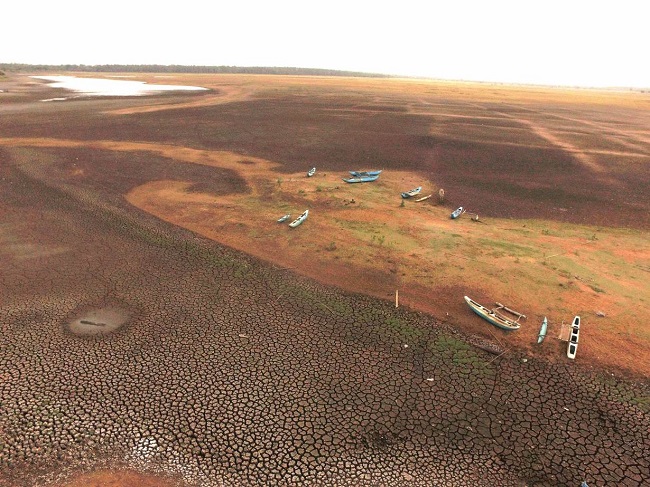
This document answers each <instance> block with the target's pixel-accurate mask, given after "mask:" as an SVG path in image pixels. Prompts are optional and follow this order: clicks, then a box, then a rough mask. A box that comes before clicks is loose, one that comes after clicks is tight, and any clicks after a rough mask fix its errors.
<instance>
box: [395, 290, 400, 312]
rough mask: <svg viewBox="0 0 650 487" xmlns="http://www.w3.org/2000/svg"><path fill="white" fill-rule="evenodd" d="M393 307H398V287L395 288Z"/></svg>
mask: <svg viewBox="0 0 650 487" xmlns="http://www.w3.org/2000/svg"><path fill="white" fill-rule="evenodd" d="M395 307H396V308H399V289H395Z"/></svg>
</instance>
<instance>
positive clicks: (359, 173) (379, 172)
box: [348, 170, 381, 178]
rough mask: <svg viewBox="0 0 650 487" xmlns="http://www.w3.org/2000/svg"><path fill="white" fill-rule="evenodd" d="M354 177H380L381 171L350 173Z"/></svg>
mask: <svg viewBox="0 0 650 487" xmlns="http://www.w3.org/2000/svg"><path fill="white" fill-rule="evenodd" d="M348 172H349V173H350V174H351V175H352V176H354V177H355V178H356V177H362V176H379V175H380V174H381V170H379V171H348Z"/></svg>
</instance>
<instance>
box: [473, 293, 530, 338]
mask: <svg viewBox="0 0 650 487" xmlns="http://www.w3.org/2000/svg"><path fill="white" fill-rule="evenodd" d="M465 302H467V304H468V305H469V307H470V308H471V309H472V311H474V313H476V314H477V315H479V316H480V317H481V318H483V319H484V320H486V321H488V322H489V323H492V324H493V325H494V326H498V327H499V328H501V329H503V330H518V329H519V327H520V326H521V325H520V324H519V323H516V322H514V321H512V320H509V319H508V318H506V317H505V316H502V315H500V314H499V313H496V312H494V311H493V310H491V309H488V308H486V307H485V306H482V305H480V304H478V303H477V302H476V301H474V300H473V299H471V298H469V297H467V296H465Z"/></svg>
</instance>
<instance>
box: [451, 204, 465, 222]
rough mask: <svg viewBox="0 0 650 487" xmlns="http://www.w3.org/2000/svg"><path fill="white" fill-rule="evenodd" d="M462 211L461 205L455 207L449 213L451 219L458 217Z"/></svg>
mask: <svg viewBox="0 0 650 487" xmlns="http://www.w3.org/2000/svg"><path fill="white" fill-rule="evenodd" d="M463 211H464V210H463V207H462V206H459V207H458V208H456V209H455V210H454V211H453V212H452V214H451V219H452V220H455V219H456V218H458V217H459V216H460V215H462V214H463Z"/></svg>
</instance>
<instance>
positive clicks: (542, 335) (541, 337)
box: [537, 316, 548, 343]
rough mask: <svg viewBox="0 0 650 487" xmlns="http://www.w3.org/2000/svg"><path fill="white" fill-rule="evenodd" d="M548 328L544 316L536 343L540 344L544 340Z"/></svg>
mask: <svg viewBox="0 0 650 487" xmlns="http://www.w3.org/2000/svg"><path fill="white" fill-rule="evenodd" d="M547 328H548V320H547V319H546V316H544V321H542V326H541V327H540V329H539V336H538V337H537V343H542V342H543V341H544V338H546V329H547Z"/></svg>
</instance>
